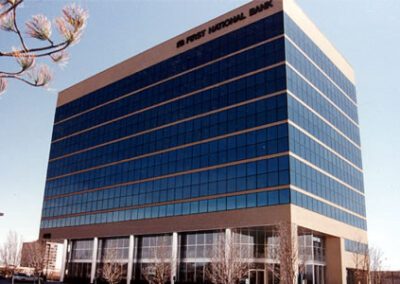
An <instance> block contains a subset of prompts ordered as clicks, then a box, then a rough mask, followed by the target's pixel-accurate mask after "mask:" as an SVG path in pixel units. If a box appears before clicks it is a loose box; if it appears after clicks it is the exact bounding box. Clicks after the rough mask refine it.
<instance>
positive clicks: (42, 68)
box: [29, 64, 53, 86]
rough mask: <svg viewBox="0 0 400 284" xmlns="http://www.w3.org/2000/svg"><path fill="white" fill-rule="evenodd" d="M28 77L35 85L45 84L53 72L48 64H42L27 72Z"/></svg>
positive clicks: (51, 77) (48, 81)
mask: <svg viewBox="0 0 400 284" xmlns="http://www.w3.org/2000/svg"><path fill="white" fill-rule="evenodd" d="M29 77H30V78H31V79H32V81H33V82H34V84H35V85H36V86H47V85H48V84H49V83H50V81H51V80H52V79H53V73H52V72H51V70H50V68H49V66H47V65H46V64H42V65H39V66H37V67H36V68H34V69H33V70H32V71H31V72H30V73H29Z"/></svg>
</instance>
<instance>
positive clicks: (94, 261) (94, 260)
mask: <svg viewBox="0 0 400 284" xmlns="http://www.w3.org/2000/svg"><path fill="white" fill-rule="evenodd" d="M98 243H99V239H98V238H94V239H93V252H92V267H91V270H90V283H91V284H93V283H94V280H95V277H96V266H97V247H98Z"/></svg>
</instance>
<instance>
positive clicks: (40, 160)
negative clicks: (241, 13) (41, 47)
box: [0, 0, 400, 270]
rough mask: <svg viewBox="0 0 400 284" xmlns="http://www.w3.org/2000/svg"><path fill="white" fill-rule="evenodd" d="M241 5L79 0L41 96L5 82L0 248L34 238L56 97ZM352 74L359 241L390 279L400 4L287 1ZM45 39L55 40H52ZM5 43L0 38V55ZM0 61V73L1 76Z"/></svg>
mask: <svg viewBox="0 0 400 284" xmlns="http://www.w3.org/2000/svg"><path fill="white" fill-rule="evenodd" d="M71 2H72V1H64V0H57V1H50V0H47V1H45V0H43V1H33V0H26V1H25V4H24V6H23V7H22V8H21V9H20V11H19V16H20V17H21V19H22V20H23V19H27V18H28V17H30V15H34V14H39V13H43V14H45V15H47V16H48V17H49V18H54V17H56V16H58V15H59V14H60V10H61V8H62V7H63V6H64V5H66V4H68V3H71ZM247 2H248V1H242V0H140V1H139V0H114V1H109V0H82V1H75V3H78V4H80V5H81V6H83V7H84V8H86V9H87V10H88V11H89V14H90V18H89V23H88V26H87V29H86V31H85V34H84V37H83V38H82V40H81V42H80V43H79V44H77V45H75V46H73V47H72V48H71V49H70V56H71V59H70V62H69V63H68V65H67V66H65V67H64V68H59V67H57V66H52V67H53V68H54V74H55V79H54V81H53V82H52V85H51V87H50V89H47V90H46V89H37V88H32V87H28V86H26V85H23V84H22V83H19V82H10V83H9V89H8V91H7V93H6V94H4V95H2V96H0V212H4V213H5V216H3V217H0V243H1V242H2V241H3V240H4V239H5V237H6V234H7V232H8V231H9V230H15V231H17V232H18V233H20V234H21V235H23V237H24V239H25V240H27V241H29V240H34V239H36V238H37V237H38V232H39V222H40V213H41V206H42V199H43V193H44V184H45V179H46V170H47V162H48V156H49V150H50V140H51V132H52V124H53V120H54V112H55V106H56V100H57V92H59V91H61V90H63V89H65V88H66V87H68V86H70V85H72V84H75V83H77V82H79V81H81V80H82V79H84V78H87V77H89V76H91V75H94V74H96V73H98V72H100V71H102V70H104V69H106V68H108V67H110V66H112V65H114V64H116V63H118V62H121V61H123V60H125V59H127V58H129V57H131V56H133V55H135V54H137V53H139V52H142V51H144V50H146V49H148V48H150V47H152V46H154V45H156V44H158V43H161V42H163V41H165V40H167V39H169V38H171V37H173V36H175V35H178V34H180V33H182V32H184V31H186V30H188V29H190V28H193V27H195V26H197V25H199V24H202V23H203V22H205V21H208V20H210V19H212V18H214V17H216V16H218V15H220V14H222V13H225V12H227V11H229V10H231V9H233V8H236V7H238V6H240V5H242V4H245V3H247ZM297 2H298V4H299V5H300V6H301V7H302V9H303V10H304V11H305V12H306V14H307V15H308V16H309V17H310V18H311V19H312V20H313V21H314V23H316V25H317V26H318V27H319V28H320V30H321V31H322V32H323V33H324V34H325V35H326V36H327V37H328V39H330V40H331V42H332V43H333V44H334V46H335V47H336V48H337V49H338V50H339V51H340V52H341V53H342V54H343V55H344V56H345V58H346V59H347V60H348V61H349V62H350V64H351V65H352V66H353V68H354V70H355V73H356V80H357V83H356V85H357V92H358V106H359V116H360V127H361V142H362V150H363V164H364V178H365V191H366V202H367V217H368V234H369V242H370V244H371V245H373V246H377V247H379V248H381V249H382V251H383V253H384V256H385V265H386V267H387V268H388V269H397V270H400V221H399V215H400V209H399V208H400V207H399V206H400V178H398V175H399V172H400V166H399V161H400V150H399V149H400V147H399V144H400V131H399V129H400V126H399V124H400V110H399V106H400V84H398V82H397V81H398V80H399V71H398V66H399V65H400V52H399V51H398V49H399V46H400V32H399V30H400V17H399V16H398V15H400V1H399V0H380V1H375V0H351V1H348V0H335V1H332V0H318V1H316V0H297ZM54 32H55V31H54ZM14 44H15V41H14V40H13V39H12V38H10V35H9V34H7V33H4V32H0V50H4V49H5V47H10V46H12V45H14ZM1 60H2V59H0V70H5V69H3V68H9V67H10V68H11V67H12V65H11V63H10V62H4V61H1Z"/></svg>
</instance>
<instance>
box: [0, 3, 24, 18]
mask: <svg viewBox="0 0 400 284" xmlns="http://www.w3.org/2000/svg"><path fill="white" fill-rule="evenodd" d="M22 2H24V0H19V1H17V2H15V4H13V5H12V6H11V7H10V8H8V9H7V10H5V11H4V12H1V14H0V18H2V17H4V16H5V15H7V14H8V13H10V12H11V11H12V10H14V9H16V8H17V6H18V5H19V4H21V3H22Z"/></svg>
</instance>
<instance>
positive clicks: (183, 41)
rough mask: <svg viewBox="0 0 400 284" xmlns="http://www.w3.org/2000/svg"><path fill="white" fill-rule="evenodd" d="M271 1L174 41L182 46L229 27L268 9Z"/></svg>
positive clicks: (178, 45)
mask: <svg viewBox="0 0 400 284" xmlns="http://www.w3.org/2000/svg"><path fill="white" fill-rule="evenodd" d="M272 2H273V0H268V1H265V2H263V3H261V4H258V5H256V6H254V7H252V8H250V9H249V10H248V12H247V14H245V13H244V12H242V13H239V14H237V15H234V16H232V17H229V18H227V19H225V20H223V21H221V22H219V23H217V24H214V25H212V26H210V27H208V28H207V29H203V30H201V31H198V32H196V33H194V34H192V35H189V36H188V37H186V38H185V39H181V40H179V41H178V42H177V43H176V47H177V48H180V47H183V46H185V45H187V44H190V43H192V42H194V41H197V40H199V39H201V38H203V37H205V36H206V34H213V33H215V32H217V31H219V30H222V29H224V28H226V27H229V26H231V25H234V24H236V23H238V22H241V21H243V20H245V19H246V18H247V17H252V16H254V15H257V14H258V13H260V12H262V11H265V10H268V9H269V8H272V7H273V3H272Z"/></svg>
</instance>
